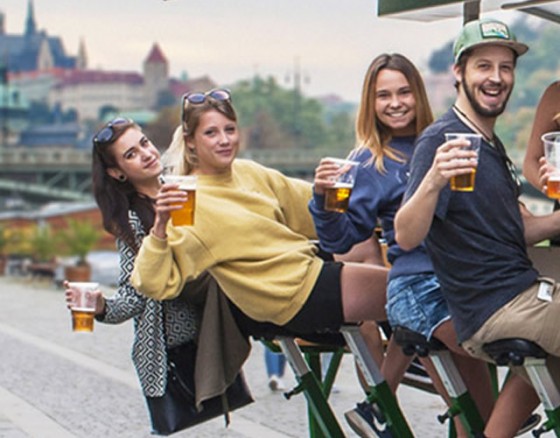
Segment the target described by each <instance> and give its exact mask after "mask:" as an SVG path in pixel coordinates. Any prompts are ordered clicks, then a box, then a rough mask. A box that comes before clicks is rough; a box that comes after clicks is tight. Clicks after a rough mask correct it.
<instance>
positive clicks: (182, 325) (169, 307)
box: [65, 118, 207, 397]
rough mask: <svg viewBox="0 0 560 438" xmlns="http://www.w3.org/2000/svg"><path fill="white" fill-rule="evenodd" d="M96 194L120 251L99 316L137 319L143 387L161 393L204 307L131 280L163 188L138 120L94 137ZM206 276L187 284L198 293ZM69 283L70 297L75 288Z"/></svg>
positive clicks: (117, 123) (136, 351) (136, 356)
mask: <svg viewBox="0 0 560 438" xmlns="http://www.w3.org/2000/svg"><path fill="white" fill-rule="evenodd" d="M92 160H93V165H92V178H93V193H94V196H95V200H96V202H97V204H98V205H99V209H100V210H101V215H102V217H103V226H104V228H105V230H107V231H108V232H109V233H111V234H112V235H113V236H115V237H116V238H117V246H118V251H119V256H120V275H119V279H118V290H117V292H116V293H115V295H113V296H111V297H109V298H107V297H104V296H103V295H102V293H101V291H96V293H95V295H96V310H95V318H96V319H97V320H98V321H99V322H103V323H107V324H119V323H122V322H125V321H127V320H129V319H131V318H133V319H134V341H133V345H132V361H133V363H134V366H135V368H136V372H137V374H138V377H139V380H140V385H141V387H142V392H143V393H144V395H145V396H148V397H159V396H162V395H163V394H164V392H165V388H166V382H167V350H168V348H173V347H176V346H179V345H184V344H185V343H194V342H196V339H197V336H198V329H199V320H200V310H199V308H198V307H197V306H195V305H194V304H191V303H189V302H187V301H186V300H185V299H184V298H178V299H176V300H170V301H166V302H159V301H156V300H152V299H149V298H146V297H145V296H143V295H140V294H139V293H138V292H137V291H136V290H135V289H134V287H133V286H132V285H131V284H130V281H129V280H130V275H131V272H132V267H133V265H134V260H135V258H136V254H137V252H138V249H139V247H140V244H141V242H142V239H143V238H144V236H145V234H146V230H149V229H150V228H151V227H152V225H153V222H154V216H155V212H154V200H155V198H156V196H157V193H158V191H159V189H160V186H161V183H160V179H159V178H160V174H161V172H162V164H161V161H160V153H159V151H158V150H157V148H156V147H155V146H154V145H153V143H152V142H151V141H150V140H149V139H148V138H147V137H146V135H144V133H143V132H142V130H141V128H140V127H139V126H138V125H137V124H136V123H134V122H132V121H131V120H128V119H124V118H117V119H115V120H113V121H111V122H109V123H107V124H106V125H105V126H104V127H103V128H102V129H101V130H100V131H99V132H98V133H97V134H96V135H95V137H94V138H93V157H92ZM206 282H207V281H206V279H205V278H204V279H200V280H199V282H198V283H192V284H189V285H188V287H189V291H192V293H195V292H196V291H197V290H201V289H203V288H204V287H206ZM65 286H66V288H67V289H66V301H67V304H68V305H69V306H70V305H71V304H72V302H73V301H74V293H75V292H74V290H73V289H71V288H69V286H68V282H65Z"/></svg>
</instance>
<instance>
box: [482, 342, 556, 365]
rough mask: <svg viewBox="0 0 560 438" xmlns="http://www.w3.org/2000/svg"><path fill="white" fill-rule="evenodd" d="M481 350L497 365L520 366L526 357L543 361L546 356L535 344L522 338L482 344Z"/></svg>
mask: <svg viewBox="0 0 560 438" xmlns="http://www.w3.org/2000/svg"><path fill="white" fill-rule="evenodd" d="M482 350H483V351H484V352H485V353H486V354H487V355H488V356H490V357H491V358H492V360H493V361H495V362H496V364H498V365H509V364H511V365H515V366H520V365H523V363H524V362H525V359H526V358H528V357H533V358H537V359H544V358H546V357H547V355H548V354H547V353H546V351H544V350H543V349H542V348H541V347H540V346H538V345H537V344H536V343H534V342H532V341H529V340H527V339H522V338H507V339H499V340H497V341H494V342H489V343H487V344H484V345H483V346H482Z"/></svg>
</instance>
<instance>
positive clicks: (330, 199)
mask: <svg viewBox="0 0 560 438" xmlns="http://www.w3.org/2000/svg"><path fill="white" fill-rule="evenodd" d="M325 160H328V161H332V162H333V163H336V164H337V165H338V174H337V177H336V181H335V184H334V186H333V187H330V188H328V189H326V191H325V206H324V208H325V210H327V211H336V212H338V213H344V212H346V211H347V210H348V203H349V202H350V195H351V194H352V188H353V187H354V181H355V180H356V174H357V173H358V165H359V164H360V163H358V162H357V161H351V160H343V159H341V158H331V157H327V158H325Z"/></svg>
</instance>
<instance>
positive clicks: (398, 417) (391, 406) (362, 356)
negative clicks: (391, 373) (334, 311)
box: [340, 326, 413, 438]
mask: <svg viewBox="0 0 560 438" xmlns="http://www.w3.org/2000/svg"><path fill="white" fill-rule="evenodd" d="M340 331H341V333H342V334H343V335H344V339H345V340H346V343H347V345H348V347H349V348H350V350H351V351H352V354H353V355H354V357H355V358H356V361H357V363H358V366H359V367H360V369H361V370H362V373H363V374H364V378H365V379H366V382H367V383H368V385H369V386H370V391H371V394H370V397H368V399H369V400H370V401H375V402H376V403H377V404H378V405H379V407H380V408H381V410H382V412H383V414H384V415H385V418H386V420H387V426H388V428H389V430H390V431H391V432H392V433H393V436H394V438H413V435H412V432H411V431H410V427H409V426H408V423H407V422H406V419H405V418H404V415H403V414H402V411H401V409H400V407H399V405H398V403H397V400H396V398H395V396H394V395H393V393H392V392H391V390H390V388H389V385H387V382H386V381H385V379H384V378H383V375H382V374H381V371H380V370H379V367H378V366H377V364H376V363H375V361H374V360H373V358H372V357H371V354H370V352H369V350H368V347H367V344H366V343H365V341H364V338H363V336H362V334H361V333H360V328H359V327H358V326H343V327H342V328H341V329H340Z"/></svg>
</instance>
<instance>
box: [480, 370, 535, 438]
mask: <svg viewBox="0 0 560 438" xmlns="http://www.w3.org/2000/svg"><path fill="white" fill-rule="evenodd" d="M539 403H540V401H539V398H538V397H537V394H536V392H535V390H534V389H533V387H532V386H531V385H530V384H529V383H528V382H527V381H525V380H524V379H523V378H522V377H521V376H518V375H515V374H514V375H512V376H511V377H510V378H509V379H508V381H507V382H506V383H505V385H504V387H503V388H502V390H501V391H500V395H499V397H498V400H496V406H495V407H494V410H493V411H492V415H491V416H490V420H488V423H487V424H486V429H484V434H485V436H486V437H488V438H511V437H513V436H515V434H516V433H517V431H518V430H519V429H520V428H521V426H522V425H523V423H525V421H526V420H527V418H529V415H531V413H532V412H533V410H534V409H535V408H536V407H537V406H538V405H539Z"/></svg>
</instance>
